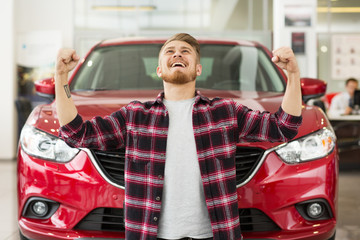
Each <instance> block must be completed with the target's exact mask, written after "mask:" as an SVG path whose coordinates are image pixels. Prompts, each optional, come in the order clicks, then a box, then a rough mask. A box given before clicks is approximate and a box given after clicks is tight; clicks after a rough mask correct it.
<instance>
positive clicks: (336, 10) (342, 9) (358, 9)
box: [317, 7, 360, 13]
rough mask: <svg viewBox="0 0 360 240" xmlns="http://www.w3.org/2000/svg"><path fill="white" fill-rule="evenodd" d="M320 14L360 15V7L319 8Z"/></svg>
mask: <svg viewBox="0 0 360 240" xmlns="http://www.w3.org/2000/svg"><path fill="white" fill-rule="evenodd" d="M317 11H318V12H319V13H327V12H331V13H360V7H331V8H328V7H318V8H317Z"/></svg>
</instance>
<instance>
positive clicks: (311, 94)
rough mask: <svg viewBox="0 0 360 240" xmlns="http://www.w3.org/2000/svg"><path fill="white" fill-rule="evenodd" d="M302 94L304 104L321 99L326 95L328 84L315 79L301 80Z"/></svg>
mask: <svg viewBox="0 0 360 240" xmlns="http://www.w3.org/2000/svg"><path fill="white" fill-rule="evenodd" d="M300 82H301V93H302V98H303V100H304V102H305V103H306V102H307V101H309V100H310V99H313V98H320V97H322V96H324V95H325V92H326V86H327V83H326V82H325V81H323V80H319V79H314V78H301V79H300Z"/></svg>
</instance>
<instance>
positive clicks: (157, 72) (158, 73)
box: [156, 66, 161, 78]
mask: <svg viewBox="0 0 360 240" xmlns="http://www.w3.org/2000/svg"><path fill="white" fill-rule="evenodd" d="M156 74H157V75H158V77H159V78H161V68H160V67H159V66H158V67H157V68H156Z"/></svg>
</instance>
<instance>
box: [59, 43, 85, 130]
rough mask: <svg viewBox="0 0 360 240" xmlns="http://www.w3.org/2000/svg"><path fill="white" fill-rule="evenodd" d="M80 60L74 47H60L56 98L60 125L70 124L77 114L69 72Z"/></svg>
mask: <svg viewBox="0 0 360 240" xmlns="http://www.w3.org/2000/svg"><path fill="white" fill-rule="evenodd" d="M78 61H79V56H78V55H76V52H75V50H73V49H60V50H59V52H58V55H57V58H56V70H55V71H56V72H55V99H56V109H57V114H58V118H59V122H60V126H63V125H66V124H68V123H69V122H71V121H72V120H73V119H74V118H75V117H76V115H77V109H76V107H75V105H74V102H73V100H72V98H71V94H70V88H69V85H68V74H69V72H70V71H71V70H73V69H74V68H75V66H76V65H77V63H78Z"/></svg>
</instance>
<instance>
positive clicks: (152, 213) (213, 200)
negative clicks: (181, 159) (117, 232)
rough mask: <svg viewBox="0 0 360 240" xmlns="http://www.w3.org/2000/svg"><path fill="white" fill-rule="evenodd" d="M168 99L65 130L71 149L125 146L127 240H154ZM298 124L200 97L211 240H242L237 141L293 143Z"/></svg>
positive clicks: (200, 149) (197, 123)
mask: <svg viewBox="0 0 360 240" xmlns="http://www.w3.org/2000/svg"><path fill="white" fill-rule="evenodd" d="M163 97H164V94H163V93H161V94H159V96H158V97H157V98H156V100H155V101H152V102H145V103H141V102H138V101H134V102H131V103H130V104H128V105H127V106H124V107H123V108H121V109H120V110H119V111H117V112H114V113H112V114H111V115H110V116H106V117H105V118H100V117H95V118H93V119H92V120H90V121H85V122H83V120H82V118H81V117H80V116H79V115H77V116H76V118H75V119H74V120H73V121H72V122H70V123H69V124H67V125H65V126H63V127H62V128H61V129H60V136H61V137H62V138H63V139H64V140H65V141H66V142H67V143H68V144H69V145H70V146H73V147H85V148H93V149H100V150H110V149H118V148H122V147H125V148H126V155H125V158H126V162H125V229H126V233H125V235H126V239H128V240H156V236H157V229H158V222H159V217H160V209H161V196H162V193H163V183H164V169H165V158H166V156H165V153H166V140H167V131H168V125H169V116H168V112H167V110H166V107H165V106H164V104H163ZM301 121H302V118H301V117H294V116H290V115H289V114H287V113H285V112H284V111H283V110H282V109H281V108H279V110H278V111H277V112H276V113H275V114H270V113H268V112H262V113H260V112H259V111H252V110H250V109H248V108H247V107H245V106H243V105H241V104H238V103H236V102H234V101H232V100H227V99H219V98H215V99H213V100H209V99H208V98H206V97H204V96H202V95H201V94H200V93H199V92H197V94H196V99H195V104H194V108H193V128H194V136H195V142H196V149H197V155H198V159H199V165H200V172H201V177H202V181H203V186H204V192H205V199H206V205H207V208H208V211H209V216H210V220H211V226H212V230H213V234H214V240H239V239H241V232H240V222H239V213H238V204H237V201H238V197H237V192H236V182H235V176H236V169H235V152H236V144H237V143H238V142H239V141H240V140H251V141H254V140H258V141H288V140H289V139H291V138H293V137H294V136H295V135H296V134H297V129H298V127H299V125H300V124H301Z"/></svg>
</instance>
